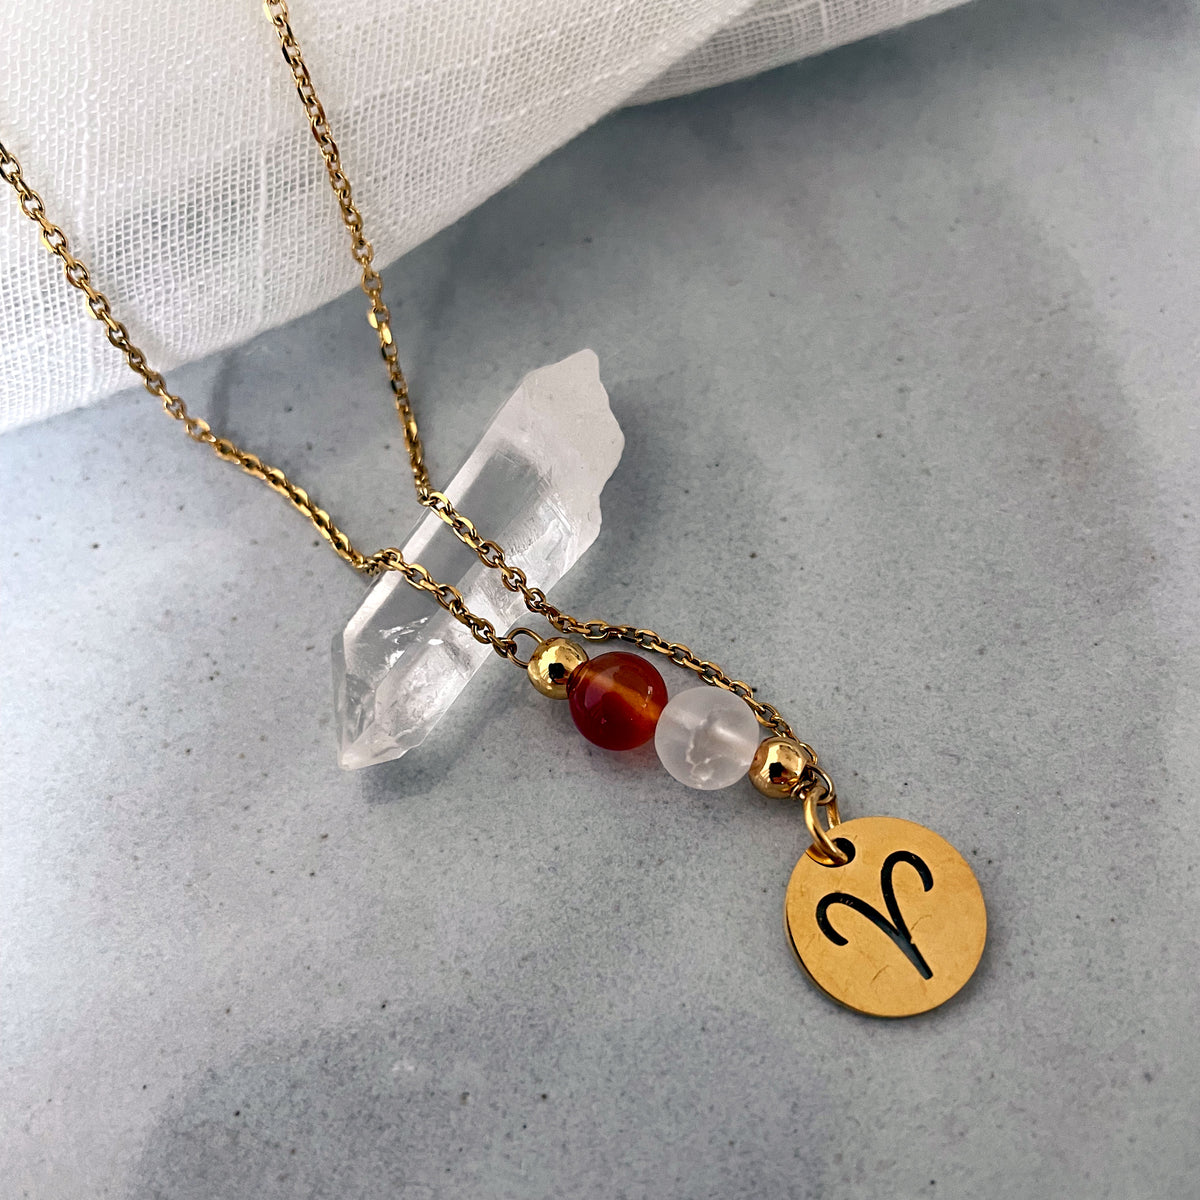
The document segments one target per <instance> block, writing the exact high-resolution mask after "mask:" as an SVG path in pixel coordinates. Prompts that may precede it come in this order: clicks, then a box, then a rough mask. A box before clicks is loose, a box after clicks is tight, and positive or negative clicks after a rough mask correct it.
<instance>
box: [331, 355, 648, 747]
mask: <svg viewBox="0 0 1200 1200" xmlns="http://www.w3.org/2000/svg"><path fill="white" fill-rule="evenodd" d="M624 447H625V438H624V436H623V435H622V433H621V427H620V426H619V425H618V424H617V421H616V418H615V417H614V416H613V414H612V410H611V409H610V408H609V406H608V393H607V392H606V391H605V390H604V385H603V384H602V383H601V382H600V370H599V361H598V360H597V358H596V355H595V354H594V353H593V352H592V351H591V350H580V351H579V352H578V353H577V354H572V355H571V356H570V358H565V359H563V360H562V362H558V363H554V364H553V365H552V366H549V367H542V368H540V369H539V370H537V371H531V372H530V373H529V374H528V375H526V376H525V378H524V379H523V380H522V381H521V385H520V386H519V387H518V388H517V390H516V391H515V392H514V393H513V395H512V397H511V399H509V401H508V402H507V403H506V404H505V405H504V406H503V407H502V408H501V409H500V411H499V412H498V413H497V414H496V416H495V417H494V418H493V420H492V423H491V424H490V425H489V426H488V427H487V431H486V432H485V433H484V435H483V437H482V438H481V439H480V442H479V445H477V446H476V447H475V449H474V451H472V453H471V456H470V457H469V458H468V459H467V461H466V462H465V463H464V464H463V466H462V469H461V470H460V471H459V472H458V474H457V475H455V476H454V479H453V480H452V481H451V483H450V485H449V487H447V488H446V489H445V492H446V495H447V496H449V498H450V499H451V500H452V501H453V502H454V504H455V505H456V506H457V507H459V508H460V509H461V510H462V512H463V513H465V514H466V515H467V516H469V517H470V518H471V519H472V520H473V521H474V522H475V523H476V525H477V526H478V528H479V532H480V533H481V534H482V536H484V537H486V538H491V539H492V540H493V541H496V542H499V543H500V545H501V546H503V547H504V549H505V553H506V556H507V558H508V561H509V562H510V563H512V564H513V565H514V566H519V567H520V568H521V569H522V570H524V571H525V573H526V574H527V575H528V576H529V579H530V582H531V583H534V584H536V585H537V586H538V587H541V588H543V589H545V588H549V587H550V586H552V585H553V584H554V583H556V582H557V581H558V580H559V579H561V578H562V576H563V575H564V574H565V573H566V571H567V570H569V569H570V567H571V566H572V565H573V564H574V563H575V561H576V560H577V559H578V558H579V556H580V555H581V554H583V552H584V551H585V550H586V549H587V548H588V547H589V546H590V545H591V544H592V542H594V541H595V540H596V535H597V534H598V533H599V532H600V491H601V489H602V488H603V487H604V484H605V481H606V480H607V479H608V477H609V476H610V475H611V474H612V473H613V471H614V470H615V469H616V465H617V463H618V462H619V461H620V458H621V451H622V450H623V449H624ZM403 551H404V556H405V558H406V559H408V560H409V561H410V562H414V561H415V562H419V563H421V564H422V565H424V566H425V567H426V568H428V570H429V572H430V574H431V575H432V576H433V577H434V578H435V579H437V580H438V581H439V582H443V583H452V584H454V586H455V587H457V588H458V590H459V591H460V592H462V594H463V598H464V599H465V600H466V602H467V607H468V608H470V609H472V610H473V611H474V612H477V613H480V614H481V615H483V616H485V617H487V619H488V620H489V621H491V622H492V623H493V624H494V625H495V626H496V628H497V629H498V630H500V631H501V632H504V631H507V630H508V629H509V628H511V627H512V626H513V625H515V624H519V623H520V620H521V618H522V617H523V616H525V615H527V613H526V609H525V606H524V603H523V602H522V600H521V597H520V596H519V595H516V594H514V593H512V592H507V591H505V590H504V587H503V586H502V584H501V582H500V573H499V572H498V571H496V570H494V569H491V568H488V567H485V566H483V564H482V563H480V562H479V560H478V559H477V558H476V557H475V555H474V553H473V552H472V551H471V550H469V549H467V547H465V546H464V545H462V543H461V542H459V541H458V540H457V539H456V538H455V536H454V534H453V533H452V532H451V531H450V529H449V528H448V527H447V526H446V525H445V524H444V523H443V522H442V520H441V519H440V518H439V517H438V516H436V515H435V514H434V513H426V514H425V516H424V517H423V518H422V520H421V521H420V523H419V524H418V525H417V527H416V529H414V530H413V532H412V535H411V536H410V537H409V539H408V541H407V542H405V543H404V546H403ZM492 653H493V652H492V650H491V648H490V647H488V646H484V645H481V644H480V643H479V642H477V641H476V640H475V639H474V638H473V637H472V636H471V634H470V633H469V632H468V631H467V629H466V627H465V626H464V625H461V624H460V623H459V622H458V621H456V620H455V619H454V618H453V617H452V616H450V614H449V613H448V612H446V611H445V609H443V608H441V607H440V606H439V605H438V604H437V603H436V602H435V601H434V600H433V599H432V598H431V597H430V596H428V595H426V594H425V593H423V592H418V591H416V590H415V589H414V588H412V587H411V586H410V585H409V584H408V583H406V582H405V581H404V580H403V579H402V578H401V577H400V576H399V575H397V574H396V573H395V572H388V573H386V574H385V575H383V576H381V577H380V578H379V579H378V580H376V582H375V583H374V584H373V585H372V587H371V590H370V591H369V592H368V593H367V596H366V599H364V600H363V602H362V604H360V605H359V607H358V611H357V612H356V613H355V614H354V616H352V617H351V618H350V623H349V624H348V625H347V626H346V628H345V630H344V631H343V632H341V633H339V634H337V635H336V636H335V637H334V639H333V684H334V696H335V705H336V711H337V723H338V731H339V750H338V762H339V763H340V764H341V765H342V766H343V767H346V768H348V769H353V768H356V767H367V766H371V765H372V764H373V763H381V762H387V761H388V760H389V759H393V758H399V757H400V756H401V755H402V754H404V753H406V752H407V751H409V750H411V749H412V748H413V747H414V746H419V745H420V744H421V742H423V741H424V740H425V738H426V737H427V736H428V735H429V732H430V730H431V729H433V727H434V726H435V725H436V724H437V723H438V721H440V720H441V718H442V716H443V715H444V714H445V712H446V710H447V709H448V708H449V707H450V705H451V704H453V703H454V701H455V699H456V698H457V696H458V694H459V692H461V691H462V690H463V688H464V687H466V685H467V681H468V680H469V679H470V678H471V676H472V675H474V674H475V672H476V671H478V670H479V668H480V667H481V666H482V665H483V663H484V662H485V661H486V660H487V659H488V658H490V657H492Z"/></svg>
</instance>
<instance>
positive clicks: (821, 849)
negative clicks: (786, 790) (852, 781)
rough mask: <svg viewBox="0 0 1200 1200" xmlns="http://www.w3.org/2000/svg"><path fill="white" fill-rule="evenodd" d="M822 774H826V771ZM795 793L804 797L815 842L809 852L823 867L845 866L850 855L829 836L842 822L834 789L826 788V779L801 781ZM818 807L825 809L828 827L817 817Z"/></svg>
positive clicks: (805, 808)
mask: <svg viewBox="0 0 1200 1200" xmlns="http://www.w3.org/2000/svg"><path fill="white" fill-rule="evenodd" d="M821 774H822V775H824V774H825V773H824V771H822V772H821ZM795 795H796V797H797V799H803V802H804V824H805V825H806V826H808V835H809V837H811V838H812V843H813V844H812V845H811V846H809V848H808V854H809V855H810V856H811V857H812V858H814V859H815V860H816V861H817V862H819V863H820V864H821V865H822V866H823V867H842V866H845V865H846V863H848V862H849V861H850V857H849V855H848V854H847V853H846V852H845V851H844V850H843V849H842V848H841V846H839V845H838V844H837V843H836V842H835V841H834V840H833V838H831V837H830V836H829V835H830V832H831V831H832V830H833V829H835V828H836V827H837V826H838V825H839V824H841V816H840V814H839V813H838V804H837V797H836V796H835V795H834V794H833V793H832V791H827V790H826V788H825V784H824V781H821V782H819V783H810V782H805V783H801V784H799V785H797V788H796V792H795ZM818 807H821V808H823V809H824V810H825V814H826V817H827V819H828V821H829V828H828V829H823V828H822V827H821V822H820V821H819V820H818V819H817V808H818Z"/></svg>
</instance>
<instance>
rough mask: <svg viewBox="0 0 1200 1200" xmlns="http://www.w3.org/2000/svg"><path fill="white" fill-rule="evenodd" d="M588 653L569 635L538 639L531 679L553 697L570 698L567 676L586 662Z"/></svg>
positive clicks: (529, 668)
mask: <svg viewBox="0 0 1200 1200" xmlns="http://www.w3.org/2000/svg"><path fill="white" fill-rule="evenodd" d="M587 659H588V653H587V651H586V650H585V649H584V648H583V647H582V646H581V645H580V644H579V643H578V642H573V641H571V639H570V638H565V637H553V638H549V639H547V640H546V641H544V642H541V643H539V645H538V647H537V649H536V650H534V652H533V653H532V654H531V655H530V656H529V666H528V667H526V670H527V671H528V672H529V682H530V683H532V684H533V686H534V687H535V688H537V690H538V691H539V692H541V693H542V695H543V696H549V697H550V699H551V700H565V699H566V698H567V680H568V679H570V678H571V672H572V671H574V670H575V668H576V667H578V666H579V665H580V664H581V663H585V662H587Z"/></svg>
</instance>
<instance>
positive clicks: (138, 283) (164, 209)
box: [0, 0, 959, 431]
mask: <svg viewBox="0 0 1200 1200" xmlns="http://www.w3.org/2000/svg"><path fill="white" fill-rule="evenodd" d="M957 2H959V0H759V2H757V3H754V2H752V0H587V2H586V3H582V2H580V0H393V2H392V3H383V4H379V3H376V4H363V3H361V2H357V0H320V2H318V0H294V3H293V4H292V6H291V8H292V23H293V26H294V28H295V30H296V33H297V36H298V37H299V39H300V41H301V44H302V46H303V47H304V51H305V55H306V58H307V59H308V62H309V66H310V68H311V70H312V73H313V77H314V79H315V81H316V83H317V86H318V89H319V91H320V93H321V95H322V98H323V99H324V101H325V105H326V108H327V109H328V111H329V115H330V118H331V121H332V124H333V127H334V130H335V133H336V136H337V138H338V141H339V143H340V145H341V148H342V153H343V158H344V160H345V162H346V166H347V172H348V174H349V176H350V178H351V179H352V181H353V183H354V187H355V196H356V199H357V200H358V203H359V206H360V207H361V209H362V210H363V213H364V215H365V216H366V218H367V221H368V228H369V232H370V236H371V238H372V239H373V241H374V243H375V246H376V249H377V253H378V258H377V262H378V263H379V264H383V265H386V264H387V263H388V262H390V261H392V260H394V259H395V258H397V257H398V256H399V255H401V254H402V253H404V251H406V250H408V249H410V248H411V247H413V246H414V245H416V244H417V243H419V242H421V241H423V240H424V239H425V238H428V237H429V236H431V235H432V234H433V233H436V232H437V231H438V230H439V229H441V228H443V227H444V226H445V225H447V224H449V223H450V222H452V221H454V220H455V219H457V218H458V217H460V216H461V215H462V214H463V213H465V212H467V211H468V210H469V209H471V208H472V207H474V206H475V205H477V204H479V203H480V202H481V201H483V200H485V199H486V198H487V197H488V196H490V195H491V194H492V193H494V192H495V191H497V190H498V189H500V188H502V187H504V186H505V184H507V183H509V182H510V181H511V180H513V179H514V178H515V177H516V176H518V175H519V174H521V172H522V171H525V170H526V169H528V168H529V167H530V166H531V165H532V164H534V163H535V162H537V161H538V160H539V159H540V158H542V157H543V156H545V155H546V154H549V153H550V152H551V151H552V150H554V149H556V148H557V147H558V146H560V145H562V144H563V143H564V142H566V141H567V140H568V139H570V138H572V137H573V136H574V135H575V134H577V133H579V132H580V131H581V130H583V129H585V128H586V127H587V126H588V125H590V124H592V123H593V122H594V121H596V120H598V119H599V118H600V117H602V116H604V114H605V113H607V112H609V111H611V110H612V109H614V108H616V107H619V106H621V105H623V104H628V103H632V102H639V101H647V100H654V99H661V98H663V97H666V96H672V95H678V94H680V93H683V92H688V91H692V90H694V89H698V88H702V87H707V86H710V85H712V84H716V83H722V82H726V81H728V80H731V79H736V78H739V77H741V76H745V75H750V74H753V73H754V72H757V71H761V70H763V69H765V68H768V67H772V66H777V65H779V64H781V63H785V62H788V61H791V60H793V59H797V58H801V57H803V56H805V55H809V54H813V53H815V52H817V51H820V50H824V49H827V48H829V47H832V46H835V45H839V44H841V43H843V42H847V41H850V40H852V39H854V38H858V37H862V36H864V35H866V34H870V33H874V32H877V31H879V30H881V29H885V28H888V27H889V26H893V25H898V24H901V23H902V22H904V21H908V20H912V19H914V18H917V17H921V16H924V15H926V14H928V13H931V12H934V11H938V10H940V9H944V8H948V7H951V6H952V5H953V4H954V3H957ZM0 64H2V68H3V69H0V137H2V138H3V140H4V142H5V143H6V145H8V146H9V148H10V149H11V150H12V151H13V152H14V153H15V154H16V155H17V157H18V158H19V159H20V160H21V163H22V165H23V167H24V170H25V175H26V178H27V180H28V181H29V182H30V184H31V185H32V186H33V187H34V188H36V189H37V190H38V191H40V192H41V194H42V196H43V198H44V199H45V202H46V206H47V210H48V212H49V214H50V215H51V217H52V219H54V220H56V221H57V222H58V223H59V224H61V225H62V226H63V228H64V229H65V231H66V232H67V234H68V236H69V237H70V239H71V243H72V246H73V248H74V249H75V251H76V253H78V254H79V255H80V256H81V257H82V258H83V259H84V260H85V261H86V262H87V263H88V264H89V265H90V267H91V270H92V277H93V279H94V280H95V282H96V283H97V285H98V286H99V287H100V288H101V289H102V290H103V291H105V292H106V293H107V294H108V296H109V298H110V299H111V300H112V302H113V307H114V310H115V311H116V312H117V314H118V316H120V317H121V318H122V319H123V320H124V321H125V322H126V324H128V326H129V328H130V331H131V333H132V335H133V336H134V339H135V341H137V343H138V344H139V345H140V346H141V347H142V348H143V349H144V350H145V351H146V353H147V355H148V357H149V358H150V360H151V362H152V363H154V364H155V365H156V366H158V367H160V368H163V369H166V368H168V367H170V366H172V365H174V364H176V363H179V362H184V361H188V360H190V359H194V358H198V357H200V356H202V355H205V354H209V353H212V352H213V351H216V350H220V349H222V348H224V347H227V346H230V345H234V344H236V343H238V342H241V341H245V340H246V339H247V338H250V337H252V336H253V335H254V334H256V333H258V332H260V331H261V330H263V329H266V328H269V327H270V326H273V325H277V324H279V323H281V322H283V321H287V320H289V319H291V318H293V317H296V316H298V315H300V314H301V313H304V312H307V311H309V310H311V309H313V308H315V307H316V306H317V305H319V304H322V303H324V302H325V301H327V300H329V299H331V298H332V297H333V296H335V295H337V294H339V293H341V292H343V291H345V290H346V289H347V288H348V287H351V286H353V282H354V281H353V277H352V275H351V273H350V270H349V266H350V264H349V262H348V258H347V255H346V248H345V245H344V234H343V231H342V227H341V224H340V222H338V221H337V219H336V218H335V216H334V214H333V212H332V210H331V206H330V197H329V195H328V193H327V185H326V183H325V180H324V176H323V174H322V169H321V163H320V159H319V157H318V155H317V153H316V151H315V148H314V146H313V144H312V141H311V138H310V137H309V134H308V131H307V128H306V126H305V124H304V119H303V114H302V111H301V108H300V105H299V104H298V103H297V101H296V98H295V95H294V93H293V92H292V89H291V86H290V75H289V73H288V70H287V67H286V65H285V64H284V62H283V60H282V58H281V57H280V54H279V50H278V46H277V43H276V41H275V35H274V32H273V30H272V29H271V27H270V25H269V24H268V23H267V21H266V20H265V18H264V16H263V14H262V11H261V9H260V8H259V5H258V4H257V3H256V2H255V0H210V2H209V3H206V4H194V3H185V2H184V0H167V2H166V3H157V4H150V3H148V2H147V0H140V2H138V0H107V2H106V3H104V4H95V3H92V2H89V0H56V3H55V4H53V5H49V6H48V5H47V4H46V3H45V0H4V18H3V21H2V22H0ZM132 381H133V377H132V376H131V375H130V374H129V372H128V370H127V368H126V367H125V366H124V364H123V363H122V361H121V359H120V356H119V355H118V354H117V353H116V352H115V351H114V350H113V349H112V348H111V347H110V346H109V345H108V344H107V342H106V341H105V340H104V337H103V333H102V330H101V328H100V326H99V325H98V324H97V323H96V322H95V321H93V320H92V319H91V318H90V317H89V316H88V315H87V314H86V312H85V310H84V307H83V305H82V303H81V297H80V296H79V294H78V293H76V292H74V291H72V290H71V289H70V288H68V287H67V286H66V284H65V282H64V281H63V279H62V277H61V273H60V270H59V268H58V266H57V265H56V263H55V260H53V259H52V258H51V257H50V255H49V254H47V253H46V252H45V250H44V249H43V248H42V247H41V245H40V244H39V241H38V237H37V235H36V230H35V228H34V227H33V226H32V225H31V224H30V222H29V221H28V220H27V219H26V218H24V217H23V216H21V214H20V213H19V211H18V208H17V205H16V200H15V197H14V195H13V194H12V193H11V192H10V191H9V189H8V188H7V187H4V188H3V189H0V431H2V430H4V429H7V428H12V427H14V426H17V425H21V424H24V423H26V422H28V421H33V420H37V419H39V418H41V417H46V416H50V415H51V414H53V413H58V412H63V411H64V410H66V409H70V408H74V407H76V406H78V405H82V404H87V403H89V402H91V401H94V400H96V399H99V398H100V397H102V396H104V395H107V394H109V393H111V392H113V391H116V390H118V389H120V388H124V387H128V386H129V385H130V383H131V382H132Z"/></svg>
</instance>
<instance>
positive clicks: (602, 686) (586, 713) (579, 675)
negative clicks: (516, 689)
mask: <svg viewBox="0 0 1200 1200" xmlns="http://www.w3.org/2000/svg"><path fill="white" fill-rule="evenodd" d="M567 701H568V703H569V704H570V707H571V719H572V720H573V721H574V722H575V727H576V728H577V729H578V730H579V732H580V733H582V734H583V736H584V737H585V738H587V740H588V741H589V742H591V743H593V745H596V746H603V747H604V749H605V750H632V749H634V748H635V747H637V746H642V745H645V743H646V742H648V741H649V740H650V739H651V738H652V737H653V736H654V727H655V725H657V724H658V718H659V714H660V713H661V712H662V710H663V705H664V704H666V702H667V685H666V684H665V683H663V677H662V676H661V675H660V674H659V673H658V672H657V671H656V670H655V669H654V667H653V666H651V665H650V663H648V662H647V661H646V660H645V659H644V658H639V657H638V656H637V655H636V654H624V653H622V652H621V651H620V650H614V651H612V652H610V653H609V654H601V655H600V656H599V657H598V658H590V659H588V661H587V662H585V663H580V664H579V666H577V667H576V668H575V670H574V671H572V672H571V678H570V679H568V680H567Z"/></svg>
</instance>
